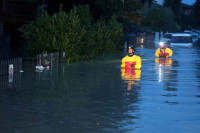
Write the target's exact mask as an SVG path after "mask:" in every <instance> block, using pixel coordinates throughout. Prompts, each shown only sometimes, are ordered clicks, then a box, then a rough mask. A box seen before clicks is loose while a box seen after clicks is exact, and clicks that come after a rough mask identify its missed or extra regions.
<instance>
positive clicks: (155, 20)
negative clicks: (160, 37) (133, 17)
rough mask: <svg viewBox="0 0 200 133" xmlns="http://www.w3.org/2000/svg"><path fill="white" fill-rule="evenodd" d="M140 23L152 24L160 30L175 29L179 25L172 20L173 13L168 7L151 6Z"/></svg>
mask: <svg viewBox="0 0 200 133" xmlns="http://www.w3.org/2000/svg"><path fill="white" fill-rule="evenodd" d="M141 25H145V26H152V27H154V28H157V29H160V30H168V31H172V30H177V29H178V28H179V27H178V25H177V24H176V23H175V22H174V20H173V13H172V11H171V10H170V9H169V8H164V9H162V10H160V9H156V8H153V9H152V10H151V11H150V12H149V13H148V14H147V16H145V17H144V18H143V19H142V21H141Z"/></svg>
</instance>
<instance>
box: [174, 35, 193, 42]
mask: <svg viewBox="0 0 200 133" xmlns="http://www.w3.org/2000/svg"><path fill="white" fill-rule="evenodd" d="M171 42H172V43H191V42H192V40H191V36H172V39H171Z"/></svg>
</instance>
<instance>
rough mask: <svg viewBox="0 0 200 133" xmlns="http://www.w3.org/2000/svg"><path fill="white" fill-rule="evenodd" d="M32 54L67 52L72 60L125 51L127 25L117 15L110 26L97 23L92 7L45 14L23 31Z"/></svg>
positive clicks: (110, 21)
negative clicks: (124, 32) (124, 25)
mask: <svg viewBox="0 0 200 133" xmlns="http://www.w3.org/2000/svg"><path fill="white" fill-rule="evenodd" d="M20 31H21V32H22V36H23V37H24V38H25V40H26V42H27V44H26V50H27V53H29V55H36V54H38V53H41V52H42V51H48V52H54V51H65V52H66V59H67V60H68V61H75V60H80V59H88V58H92V57H94V56H96V55H100V54H104V53H110V52H114V51H117V50H119V49H120V48H121V44H122V43H121V40H122V38H123V25H122V24H121V23H119V22H117V19H116V17H115V16H113V17H112V19H111V20H109V21H108V22H107V23H106V22H105V21H104V20H102V19H101V20H99V21H98V22H96V23H94V22H93V20H92V17H91V15H90V12H89V7H88V6H77V7H74V8H73V9H72V10H71V11H70V12H69V13H66V12H65V11H63V10H62V8H60V11H59V12H58V13H55V14H54V15H52V16H50V15H48V13H47V12H46V11H43V12H42V14H41V16H40V17H39V18H38V19H37V20H36V21H34V22H31V23H29V24H26V25H23V26H22V27H21V28H20Z"/></svg>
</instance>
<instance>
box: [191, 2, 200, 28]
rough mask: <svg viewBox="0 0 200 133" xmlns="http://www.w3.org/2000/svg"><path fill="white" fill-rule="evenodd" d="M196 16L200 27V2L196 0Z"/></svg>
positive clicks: (194, 6)
mask: <svg viewBox="0 0 200 133" xmlns="http://www.w3.org/2000/svg"><path fill="white" fill-rule="evenodd" d="M193 8H194V15H195V17H196V23H197V24H198V25H199V26H200V0H196V2H195V3H194V5H193Z"/></svg>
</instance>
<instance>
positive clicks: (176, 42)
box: [170, 33, 193, 47]
mask: <svg viewBox="0 0 200 133" xmlns="http://www.w3.org/2000/svg"><path fill="white" fill-rule="evenodd" d="M170 46H186V47H191V46H193V41H192V35H191V34H188V33H174V34H173V35H172V36H171V42H170Z"/></svg>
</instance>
